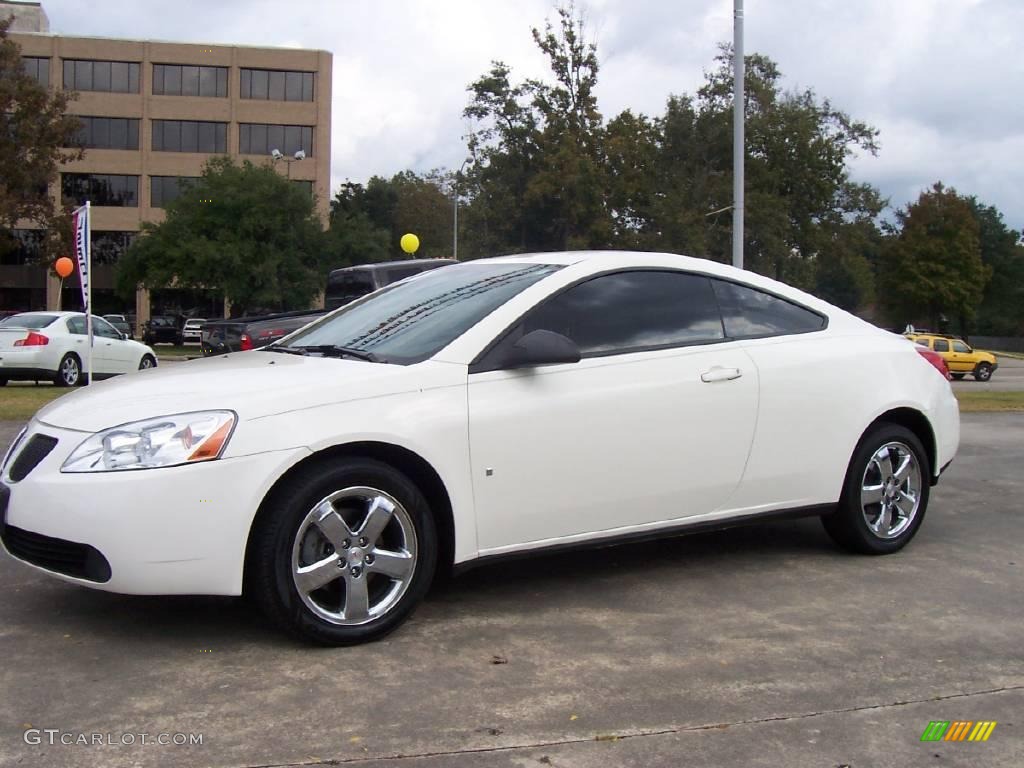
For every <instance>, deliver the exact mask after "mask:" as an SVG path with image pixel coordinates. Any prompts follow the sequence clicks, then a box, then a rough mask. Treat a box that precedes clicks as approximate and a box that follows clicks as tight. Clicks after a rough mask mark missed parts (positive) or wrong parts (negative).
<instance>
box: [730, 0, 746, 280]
mask: <svg viewBox="0 0 1024 768" xmlns="http://www.w3.org/2000/svg"><path fill="white" fill-rule="evenodd" d="M732 16H733V43H732V52H733V63H732V70H733V71H732V76H733V97H732V99H733V102H732V108H733V135H732V265H733V266H734V267H738V268H739V269H743V159H744V155H745V153H746V148H745V146H744V140H743V127H744V126H743V121H744V118H745V112H744V103H745V102H744V78H745V77H746V73H745V70H746V67H745V63H744V61H743V0H733V11H732Z"/></svg>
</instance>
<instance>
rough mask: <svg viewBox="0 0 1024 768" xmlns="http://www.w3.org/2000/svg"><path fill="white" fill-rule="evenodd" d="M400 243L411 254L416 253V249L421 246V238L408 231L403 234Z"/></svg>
mask: <svg viewBox="0 0 1024 768" xmlns="http://www.w3.org/2000/svg"><path fill="white" fill-rule="evenodd" d="M399 243H400V245H401V246H402V250H403V251H405V252H406V253H409V254H412V253H416V250H417V249H418V248H419V247H420V239H419V238H418V237H416V235H414V234H413V233H412V232H406V233H405V234H404V235H402V239H401V240H400V241H399Z"/></svg>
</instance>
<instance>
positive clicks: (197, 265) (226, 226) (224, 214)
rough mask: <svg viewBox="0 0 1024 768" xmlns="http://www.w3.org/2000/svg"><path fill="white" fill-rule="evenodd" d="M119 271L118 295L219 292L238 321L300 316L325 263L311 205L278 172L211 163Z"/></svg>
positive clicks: (226, 161)
mask: <svg viewBox="0 0 1024 768" xmlns="http://www.w3.org/2000/svg"><path fill="white" fill-rule="evenodd" d="M142 233H143V234H142V237H140V238H138V240H136V241H135V243H134V244H133V245H132V247H131V248H130V249H129V250H128V253H127V254H125V256H124V257H123V258H122V259H121V261H120V262H119V263H118V269H117V285H118V291H119V292H120V293H121V294H122V295H125V296H131V295H133V294H134V291H135V288H136V286H137V285H143V286H145V287H147V288H163V287H169V286H174V287H181V288H193V289H216V290H219V291H222V292H223V293H224V295H225V297H226V298H227V299H228V300H229V301H230V302H231V304H232V312H233V313H234V314H236V315H238V314H244V313H245V312H246V311H253V310H257V309H274V310H287V309H300V308H305V307H308V306H310V304H311V302H312V301H313V299H314V297H315V296H316V294H317V292H318V291H320V290H322V288H323V286H324V283H325V280H326V271H327V268H328V267H329V264H328V258H327V256H326V255H325V253H324V241H325V236H324V233H323V232H322V231H321V228H320V221H319V219H318V218H317V215H316V211H315V209H314V202H313V200H312V198H311V197H310V196H309V195H307V194H305V193H304V192H303V191H302V190H301V189H299V188H298V187H296V186H295V185H294V184H291V183H290V182H289V181H288V180H286V179H285V178H284V177H283V176H281V175H280V174H279V173H278V172H277V171H275V170H274V169H273V168H271V167H269V166H266V165H260V166H257V165H253V164H252V163H250V162H248V161H246V162H244V163H243V164H242V165H240V166H239V165H236V164H234V163H233V162H232V161H231V159H230V158H227V157H218V158H214V159H212V160H210V161H209V162H208V163H207V165H206V167H205V169H204V170H203V175H202V176H201V177H200V178H199V179H198V180H196V181H195V182H194V183H193V184H191V185H189V187H188V188H187V190H186V191H185V192H184V193H183V194H182V195H181V196H179V197H178V198H177V199H176V200H174V201H173V202H171V203H170V204H169V205H168V207H167V218H166V220H165V221H164V222H163V223H160V224H153V223H149V222H147V223H144V224H143V225H142Z"/></svg>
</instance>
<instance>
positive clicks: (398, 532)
mask: <svg viewBox="0 0 1024 768" xmlns="http://www.w3.org/2000/svg"><path fill="white" fill-rule="evenodd" d="M436 563H437V533H436V528H435V525H434V519H433V516H432V515H431V513H430V509H429V507H428V505H427V501H426V499H425V498H424V496H423V494H422V493H421V492H420V490H419V489H418V488H417V487H416V486H415V484H413V483H412V482H411V481H410V480H409V479H408V478H407V477H406V476H405V475H404V474H402V473H401V472H399V471H398V470H396V469H394V468H393V467H391V466H389V465H387V464H384V463H382V462H379V461H376V460H373V459H354V458H353V459H341V460H338V461H337V462H335V463H331V464H327V463H318V464H315V465H313V466H311V467H309V468H306V469H302V470H300V471H299V472H298V473H296V474H295V475H294V476H293V477H292V478H290V479H289V480H288V481H286V483H284V484H283V485H282V486H281V487H280V488H279V489H277V490H276V491H275V492H274V493H273V494H272V495H271V496H270V497H268V498H267V500H266V501H265V502H264V504H263V507H262V508H261V511H260V514H259V517H258V519H257V522H256V524H255V527H254V530H253V535H252V539H251V543H250V552H249V558H248V563H247V576H248V581H247V585H246V586H247V591H248V592H250V593H251V595H252V596H253V597H255V599H256V600H257V602H258V603H259V604H260V606H261V607H262V609H263V611H264V613H266V615H267V616H268V617H269V618H270V619H271V620H272V621H273V622H275V623H276V624H278V625H280V626H282V627H283V628H284V629H285V630H287V631H288V632H290V633H291V634H293V635H295V636H297V637H300V638H302V639H304V640H308V641H311V642H314V643H319V644H321V645H355V644H357V643H364V642H369V641H372V640H379V639H380V638H382V637H384V636H385V635H387V634H388V633H390V632H392V631H393V630H395V629H396V628H397V627H398V626H399V625H400V624H401V623H402V622H404V621H405V620H406V619H407V618H408V617H409V616H410V615H411V614H412V612H413V610H414V609H415V607H416V605H417V604H418V603H419V602H420V600H422V598H423V596H424V594H426V591H427V589H428V588H429V586H430V582H431V580H432V578H433V575H434V570H435V567H436Z"/></svg>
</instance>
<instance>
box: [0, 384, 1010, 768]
mask: <svg viewBox="0 0 1024 768" xmlns="http://www.w3.org/2000/svg"><path fill="white" fill-rule="evenodd" d="M1002 372H1003V371H1002V369H1001V370H1000V371H999V373H1002ZM997 376H998V374H997ZM13 432H14V427H13V425H7V427H6V428H2V427H0V445H3V444H6V442H7V440H9V439H10V437H11V436H13ZM794 460H795V461H799V457H798V456H797V457H794ZM1022 465H1024V414H1015V413H1013V414H969V415H965V416H964V430H963V445H962V448H961V454H960V456H959V457H958V458H957V460H956V462H954V464H953V466H952V467H951V468H950V470H949V471H948V473H947V474H946V476H945V477H944V478H943V481H942V482H941V483H940V484H939V486H938V487H937V488H936V489H934V495H933V498H932V506H931V508H930V510H929V513H928V519H927V520H926V521H925V523H924V526H923V527H922V529H921V531H920V533H919V535H918V537H917V538H916V540H915V541H914V542H913V543H912V544H911V545H910V546H909V547H908V548H907V549H906V550H904V551H903V552H902V553H900V554H898V555H895V556H891V557H883V558H869V557H858V556H852V555H846V554H843V553H841V552H839V551H837V550H836V549H834V548H833V547H832V545H831V544H830V542H829V541H828V539H827V538H826V537H825V535H824V533H823V532H822V530H821V528H820V525H819V524H818V522H817V521H815V520H803V521H796V522H788V523H776V524H768V525H761V526H754V527H747V528H740V529H734V530H731V531H725V532H721V533H714V534H703V535H698V536H691V537H686V538H680V539H674V540H669V541H663V542H653V543H646V544H638V545H630V546H624V547H618V548H614V549H603V550H595V551H590V552H582V553H575V554H571V555H561V556H549V557H545V558H541V559H535V560H526V561H519V562H514V563H508V564H505V565H500V566H497V565H496V566H492V567H489V568H485V569H481V570H479V571H476V572H471V573H469V574H467V575H466V576H464V577H462V578H460V579H457V580H455V581H454V582H453V583H452V584H450V585H449V586H447V587H444V588H442V589H439V590H436V591H435V592H434V594H433V595H431V596H430V597H429V599H428V600H427V602H426V604H425V605H424V606H423V607H422V608H421V609H420V610H419V612H418V613H417V614H416V616H415V617H414V618H413V620H412V621H411V622H410V623H409V624H407V625H406V626H405V627H404V628H402V629H401V630H399V631H398V632H397V633H396V634H394V635H392V636H391V637H390V638H389V639H387V640H385V641H383V642H380V643H376V644H373V645H368V646H362V647H357V648H350V649H327V650H325V649H317V648H310V647H306V646H301V645H296V644H294V643H292V642H291V641H290V640H288V639H286V638H284V637H282V636H281V635H279V634H277V633H276V632H275V631H274V630H272V629H270V628H268V627H267V626H266V625H265V624H264V623H263V621H262V620H261V619H260V618H259V617H258V616H256V615H254V614H252V613H251V612H250V610H249V607H248V606H247V604H246V603H244V602H243V601H240V600H225V599H212V598H139V597H134V598H133V597H122V596H117V595H108V594H104V593H100V592H93V591H90V590H85V589H81V588H77V587H73V586H69V585H66V584H63V583H60V582H57V581H55V580H52V579H49V578H46V577H44V576H40V575H37V574H36V573H34V572H33V571H31V570H29V569H27V568H25V567H22V566H20V565H18V564H16V563H14V562H12V561H11V560H10V559H9V558H6V557H3V558H2V559H0V583H2V584H3V586H4V589H5V594H4V598H3V600H2V601H0V654H2V658H3V659H4V663H3V666H2V669H0V690H2V691H3V696H0V714H2V720H0V765H3V766H6V765H26V766H28V765H31V766H36V765H61V766H68V767H69V768H75V767H76V766H94V765H104V766H122V765H123V766H128V765H143V766H149V765H160V766H193V765H213V766H232V767H234V766H282V765H311V764H314V765H317V764H332V765H333V764H339V763H348V762H353V763H354V764H357V765H370V766H392V765H394V766H400V765H408V766H417V767H422V768H439V767H440V766H478V765H486V766H492V765H493V766H534V765H536V766H543V765H555V766H595V767H596V766H619V765H623V766H631V765H636V766H661V765H665V766H682V765H716V766H743V767H744V768H748V767H749V766H787V768H788V767H790V766H805V765H806V766H829V767H834V766H844V765H848V766H852V767H853V768H862V767H864V766H890V765H891V766H918V765H922V766H923V765H928V766H943V765H953V766H1019V765H1021V764H1024V652H1022V648H1024V643H1022V638H1024V631H1022V630H1024V525H1022V519H1021V505H1020V499H1021V498H1022V497H1024V478H1022V476H1021V473H1020V467H1021V466H1022ZM140 505H143V506H144V505H145V500H144V499H142V500H140ZM982 719H984V720H995V721H997V722H998V725H997V727H996V728H995V730H994V732H993V734H992V736H991V738H990V739H989V741H988V742H986V743H984V744H975V743H969V742H963V743H950V742H938V743H922V742H920V741H919V739H920V736H921V733H922V731H923V730H924V729H925V727H926V726H927V724H928V722H929V721H930V720H982ZM29 728H37V729H46V728H50V729H60V730H61V731H63V732H66V733H69V734H71V735H72V736H74V735H77V734H80V733H85V734H92V733H101V734H108V733H109V734H112V736H111V738H113V740H114V741H117V740H118V739H119V738H120V737H121V736H122V735H123V734H139V733H142V732H145V733H148V734H151V735H154V736H155V734H157V733H160V732H167V733H179V732H184V733H201V734H202V735H203V743H202V745H201V746H199V745H197V746H182V747H175V746H156V745H149V746H141V745H140V744H138V740H139V739H138V737H137V736H136V737H135V741H136V743H135V744H133V745H130V746H123V745H113V746H111V745H103V746H99V745H97V746H61V745H59V744H58V745H55V746H50V745H48V744H47V743H46V742H45V740H43V743H41V744H26V743H25V737H24V732H25V730H26V729H29ZM30 740H31V737H30Z"/></svg>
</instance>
